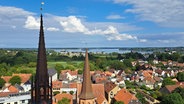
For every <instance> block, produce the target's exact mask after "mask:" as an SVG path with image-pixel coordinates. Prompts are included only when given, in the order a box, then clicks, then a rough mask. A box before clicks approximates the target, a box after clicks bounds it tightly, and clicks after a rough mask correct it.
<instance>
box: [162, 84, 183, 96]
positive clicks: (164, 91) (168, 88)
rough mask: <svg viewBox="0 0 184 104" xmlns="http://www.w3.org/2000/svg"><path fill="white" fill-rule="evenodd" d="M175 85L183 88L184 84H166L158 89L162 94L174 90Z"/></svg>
mask: <svg viewBox="0 0 184 104" xmlns="http://www.w3.org/2000/svg"><path fill="white" fill-rule="evenodd" d="M177 87H181V88H184V84H183V83H181V84H175V85H166V86H165V87H163V88H161V89H160V90H159V91H160V92H161V93H164V94H170V93H172V91H174V90H175V89H176V88H177Z"/></svg>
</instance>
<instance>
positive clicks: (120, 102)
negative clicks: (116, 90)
mask: <svg viewBox="0 0 184 104" xmlns="http://www.w3.org/2000/svg"><path fill="white" fill-rule="evenodd" d="M114 104H124V102H122V101H116V102H115V103H114Z"/></svg>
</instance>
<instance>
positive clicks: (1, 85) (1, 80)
mask: <svg viewBox="0 0 184 104" xmlns="http://www.w3.org/2000/svg"><path fill="white" fill-rule="evenodd" d="M5 83H6V82H5V80H4V79H2V78H0V88H2V87H3V86H4V84H5Z"/></svg>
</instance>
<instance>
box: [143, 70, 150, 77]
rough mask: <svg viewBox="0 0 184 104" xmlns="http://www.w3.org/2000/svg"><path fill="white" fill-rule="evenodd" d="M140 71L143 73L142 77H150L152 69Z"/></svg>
mask: <svg viewBox="0 0 184 104" xmlns="http://www.w3.org/2000/svg"><path fill="white" fill-rule="evenodd" d="M142 73H143V76H144V77H151V76H152V71H149V70H144V71H143V72H142Z"/></svg>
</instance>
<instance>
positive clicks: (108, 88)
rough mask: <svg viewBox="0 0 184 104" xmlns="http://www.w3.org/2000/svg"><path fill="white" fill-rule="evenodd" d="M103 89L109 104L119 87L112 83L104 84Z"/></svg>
mask: <svg viewBox="0 0 184 104" xmlns="http://www.w3.org/2000/svg"><path fill="white" fill-rule="evenodd" d="M104 89H105V97H106V99H107V101H108V103H109V104H111V102H112V99H113V98H114V96H115V94H116V93H117V92H118V90H119V87H118V86H117V85H116V84H114V83H113V82H106V83H105V85H104Z"/></svg>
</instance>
